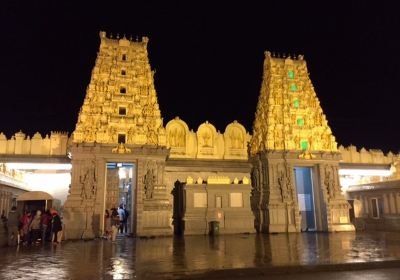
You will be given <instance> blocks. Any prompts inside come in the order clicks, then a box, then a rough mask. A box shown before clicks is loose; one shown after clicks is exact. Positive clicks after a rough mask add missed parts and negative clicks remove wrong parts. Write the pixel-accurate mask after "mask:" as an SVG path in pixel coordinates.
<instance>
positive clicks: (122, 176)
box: [104, 162, 136, 234]
mask: <svg viewBox="0 0 400 280" xmlns="http://www.w3.org/2000/svg"><path fill="white" fill-rule="evenodd" d="M106 178H107V179H106V192H105V196H106V197H105V205H104V207H105V209H107V210H108V211H109V212H110V214H111V209H112V208H116V209H117V208H118V207H119V206H122V207H123V208H124V209H125V211H126V214H127V221H126V231H124V232H125V233H128V234H131V233H133V234H136V226H135V223H134V220H133V217H134V215H133V214H134V213H136V201H135V197H136V195H135V191H136V165H135V164H133V163H121V162H119V163H117V162H108V163H107V175H106Z"/></svg>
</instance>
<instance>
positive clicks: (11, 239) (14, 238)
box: [7, 206, 20, 246]
mask: <svg viewBox="0 0 400 280" xmlns="http://www.w3.org/2000/svg"><path fill="white" fill-rule="evenodd" d="M19 219H20V217H19V214H18V212H17V207H15V206H13V207H11V211H10V212H9V213H8V221H7V227H8V246H15V245H17V244H18V243H19V240H18V239H19V238H18V236H19V232H18V225H19Z"/></svg>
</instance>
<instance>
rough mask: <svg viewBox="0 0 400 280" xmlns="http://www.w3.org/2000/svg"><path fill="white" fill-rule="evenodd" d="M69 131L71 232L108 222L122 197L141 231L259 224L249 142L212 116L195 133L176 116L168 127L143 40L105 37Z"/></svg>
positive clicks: (98, 228) (95, 232)
mask: <svg viewBox="0 0 400 280" xmlns="http://www.w3.org/2000/svg"><path fill="white" fill-rule="evenodd" d="M100 39H101V43H100V49H99V53H98V56H97V60H96V63H95V66H94V68H93V72H92V77H91V81H90V83H89V86H88V88H87V92H86V97H85V100H84V102H83V106H82V108H81V110H80V112H79V116H78V122H77V124H76V129H75V131H74V132H73V135H72V144H71V146H70V153H71V155H72V179H71V188H70V194H69V196H68V199H67V201H66V203H65V205H64V222H65V225H66V227H65V231H66V236H67V238H72V239H75V238H92V237H95V236H99V235H101V234H102V232H103V230H104V219H103V216H104V212H105V210H106V209H110V208H112V207H114V208H116V207H118V206H119V205H122V206H123V207H125V208H126V209H128V211H129V212H130V213H131V215H130V221H129V222H130V230H131V232H132V233H134V234H136V235H138V236H150V235H171V234H173V233H174V231H175V232H176V233H183V232H184V233H185V234H204V233H208V231H209V230H210V228H211V223H212V222H218V225H219V230H220V232H227V233H228V232H229V233H236V232H254V231H255V229H254V222H253V220H254V218H253V213H252V210H251V205H250V192H251V183H250V172H251V165H250V164H249V162H248V155H247V146H248V142H249V139H250V135H249V134H248V133H247V132H246V130H245V129H244V127H243V126H242V125H241V124H239V123H238V122H236V121H234V122H232V123H231V124H230V125H228V126H227V127H226V130H225V132H224V133H223V134H221V133H220V132H217V130H216V128H215V127H214V126H213V125H212V124H211V123H209V122H207V121H206V122H204V123H203V124H201V125H200V126H199V127H198V129H197V131H196V132H193V130H189V128H188V126H187V124H186V123H185V122H184V121H183V120H180V119H179V118H178V117H177V118H175V119H174V120H171V121H170V122H168V123H167V125H166V126H165V127H164V125H163V119H162V117H161V112H160V109H159V105H158V101H157V94H156V90H155V88H154V72H153V71H152V70H151V67H150V63H149V60H148V55H147V43H148V39H147V38H145V37H144V38H142V40H141V41H140V42H136V41H130V40H127V39H126V38H122V39H111V38H107V36H106V34H105V33H104V32H101V33H100Z"/></svg>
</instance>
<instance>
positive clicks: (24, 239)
mask: <svg viewBox="0 0 400 280" xmlns="http://www.w3.org/2000/svg"><path fill="white" fill-rule="evenodd" d="M6 224H7V229H8V245H9V246H15V245H18V244H21V243H22V244H23V245H30V244H40V243H44V242H46V241H53V243H54V244H58V243H59V241H61V240H58V237H57V235H58V233H59V232H60V231H61V230H62V224H61V218H60V216H59V215H58V213H57V211H56V210H55V209H50V210H47V211H45V212H44V213H42V211H40V210H37V211H25V214H24V215H22V216H21V215H20V213H18V212H17V208H16V207H15V206H13V207H12V208H11V211H10V212H9V214H8V218H7V221H6Z"/></svg>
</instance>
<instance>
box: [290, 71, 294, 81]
mask: <svg viewBox="0 0 400 280" xmlns="http://www.w3.org/2000/svg"><path fill="white" fill-rule="evenodd" d="M293 77H294V73H293V71H292V70H289V79H293Z"/></svg>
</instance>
